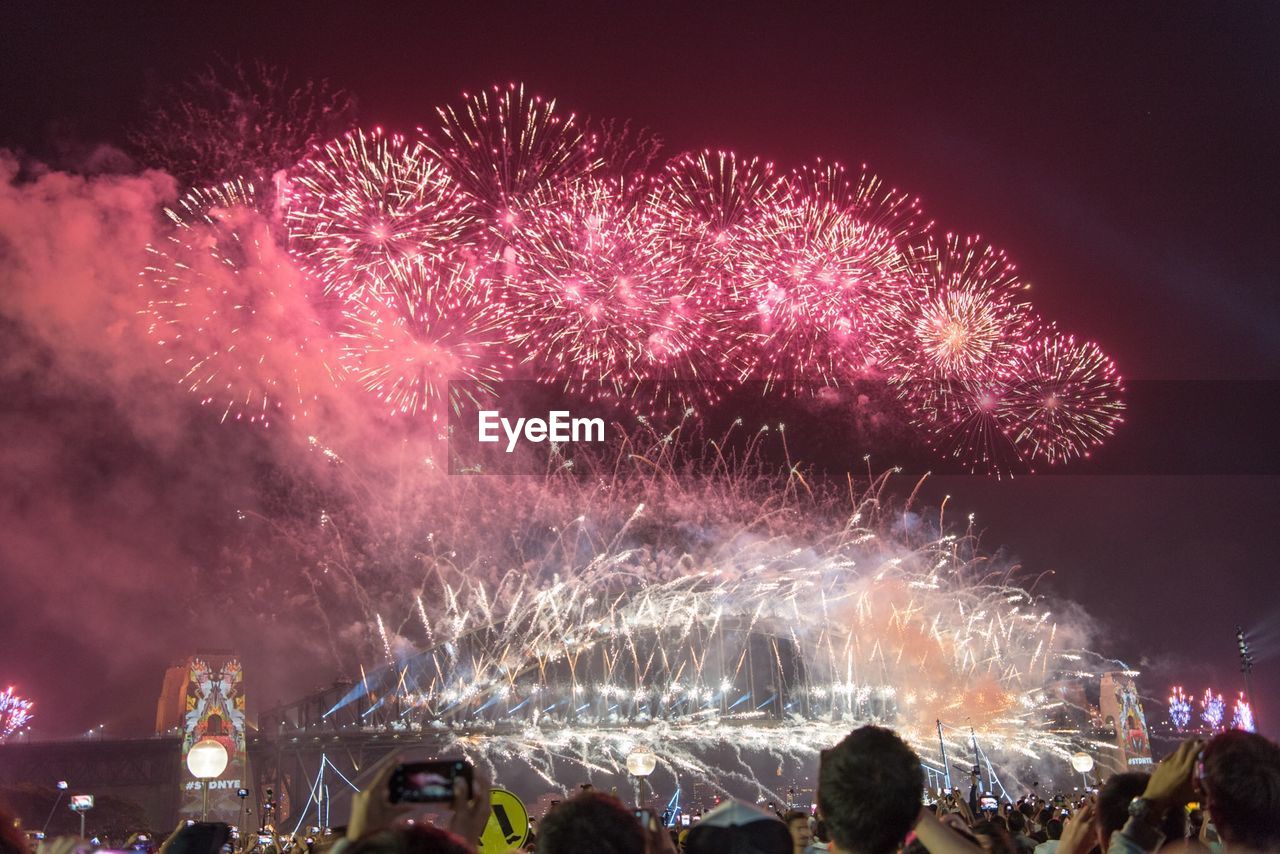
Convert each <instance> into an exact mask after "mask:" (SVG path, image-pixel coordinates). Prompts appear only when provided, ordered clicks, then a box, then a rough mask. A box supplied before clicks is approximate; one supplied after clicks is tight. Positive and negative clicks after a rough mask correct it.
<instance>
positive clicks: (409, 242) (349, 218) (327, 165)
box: [285, 128, 470, 291]
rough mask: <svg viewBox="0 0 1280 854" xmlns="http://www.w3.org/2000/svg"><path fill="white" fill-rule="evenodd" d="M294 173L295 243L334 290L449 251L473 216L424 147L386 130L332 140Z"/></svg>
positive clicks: (290, 205) (290, 198) (288, 211)
mask: <svg viewBox="0 0 1280 854" xmlns="http://www.w3.org/2000/svg"><path fill="white" fill-rule="evenodd" d="M291 177H292V180H291V183H290V189H289V192H288V193H287V194H286V197H285V223H286V225H287V227H288V229H289V240H290V248H291V249H292V251H293V252H294V253H295V254H296V255H297V256H298V257H300V258H302V259H303V261H304V263H305V265H306V267H307V268H308V269H309V270H310V271H311V272H313V273H315V274H316V275H317V276H318V277H319V278H320V279H322V280H323V281H324V283H325V286H326V287H327V288H329V289H337V290H342V291H349V290H352V289H359V288H360V287H362V286H364V285H366V284H367V283H368V282H369V280H370V279H374V280H376V279H377V278H379V277H381V276H384V275H387V274H389V273H391V272H393V268H395V267H397V266H398V265H400V264H401V263H403V262H404V261H406V260H409V261H413V260H418V259H426V260H428V261H432V260H434V259H437V258H441V257H444V256H446V255H449V254H451V253H452V252H454V251H456V249H457V243H458V242H459V240H460V237H461V235H462V233H463V231H464V229H465V228H466V227H467V225H468V223H469V222H470V215H469V213H468V210H469V208H470V202H469V200H468V198H467V197H466V196H465V195H464V194H463V193H461V192H460V191H459V190H458V189H457V187H456V186H455V185H454V184H453V182H452V181H451V180H450V179H449V177H448V176H447V175H446V174H445V170H444V166H443V164H441V163H440V162H439V161H437V160H435V159H434V158H433V157H432V156H431V154H430V153H429V152H428V150H427V147H426V146H425V145H424V144H423V143H422V142H420V141H415V142H409V141H406V139H405V138H404V137H402V136H399V135H397V134H387V133H384V132H383V131H382V129H381V128H377V129H374V130H373V131H372V132H369V133H365V132H363V131H353V132H351V133H348V134H347V135H346V136H345V137H343V138H341V139H338V140H334V141H333V142H330V143H328V144H327V145H325V146H324V148H322V149H320V150H319V151H316V152H315V153H314V154H313V155H312V156H311V157H309V158H307V159H306V160H304V161H303V162H302V163H300V164H298V166H297V167H295V169H294V170H293V173H292V176H291Z"/></svg>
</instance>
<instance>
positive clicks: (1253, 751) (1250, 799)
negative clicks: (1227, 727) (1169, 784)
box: [1204, 730, 1280, 849]
mask: <svg viewBox="0 0 1280 854" xmlns="http://www.w3.org/2000/svg"><path fill="white" fill-rule="evenodd" d="M1204 788H1205V791H1207V792H1208V794H1209V816H1210V817H1211V818H1212V819H1213V823H1214V826H1215V827H1217V829H1218V832H1219V833H1221V834H1222V838H1223V840H1224V841H1226V842H1227V843H1229V844H1231V845H1244V846H1247V847H1250V848H1260V849H1268V848H1275V847H1276V846H1280V746H1277V745H1276V743H1275V742H1274V741H1271V740H1270V739H1267V738H1265V737H1263V736H1261V735H1258V734H1257V733H1256V732H1244V731H1243V730H1231V731H1229V732H1224V733H1222V734H1221V735H1218V736H1215V737H1214V739H1213V740H1212V741H1210V742H1209V743H1208V744H1207V745H1205V748H1204Z"/></svg>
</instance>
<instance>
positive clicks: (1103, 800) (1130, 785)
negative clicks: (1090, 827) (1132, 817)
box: [1098, 772, 1151, 839]
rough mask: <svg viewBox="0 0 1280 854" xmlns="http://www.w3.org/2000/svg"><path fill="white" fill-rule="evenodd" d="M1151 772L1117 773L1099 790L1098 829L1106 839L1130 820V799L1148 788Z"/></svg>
mask: <svg viewBox="0 0 1280 854" xmlns="http://www.w3.org/2000/svg"><path fill="white" fill-rule="evenodd" d="M1150 779H1151V775H1150V774H1139V773H1137V772H1130V773H1128V774H1116V775H1115V776H1113V777H1112V778H1111V779H1110V780H1107V782H1106V783H1104V784H1103V786H1102V788H1101V789H1099V790H1098V829H1099V830H1100V831H1101V832H1102V835H1103V837H1104V838H1106V839H1110V838H1111V834H1113V833H1115V832H1116V831H1117V830H1119V829H1120V828H1122V827H1124V823H1125V822H1126V821H1128V820H1129V801H1131V800H1133V799H1134V798H1136V797H1139V796H1141V795H1142V793H1143V792H1145V791H1146V790H1147V781H1148V780H1150Z"/></svg>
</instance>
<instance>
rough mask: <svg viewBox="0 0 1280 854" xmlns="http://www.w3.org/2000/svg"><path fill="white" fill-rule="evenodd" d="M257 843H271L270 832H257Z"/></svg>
mask: <svg viewBox="0 0 1280 854" xmlns="http://www.w3.org/2000/svg"><path fill="white" fill-rule="evenodd" d="M258 844H259V845H270V844H271V834H270V833H259V834H258Z"/></svg>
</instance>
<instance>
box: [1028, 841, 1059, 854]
mask: <svg viewBox="0 0 1280 854" xmlns="http://www.w3.org/2000/svg"><path fill="white" fill-rule="evenodd" d="M1057 850H1058V840H1056V839H1050V840H1049V841H1048V842H1041V843H1040V844H1039V845H1037V846H1036V847H1035V851H1034V852H1033V854H1054V852H1055V851H1057Z"/></svg>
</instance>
